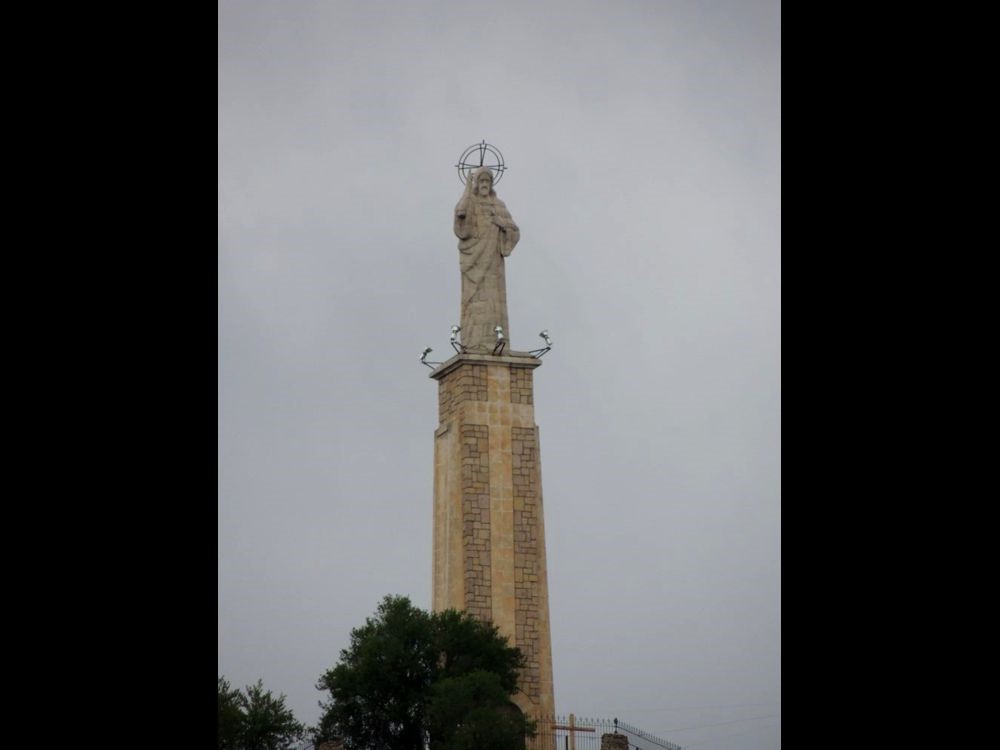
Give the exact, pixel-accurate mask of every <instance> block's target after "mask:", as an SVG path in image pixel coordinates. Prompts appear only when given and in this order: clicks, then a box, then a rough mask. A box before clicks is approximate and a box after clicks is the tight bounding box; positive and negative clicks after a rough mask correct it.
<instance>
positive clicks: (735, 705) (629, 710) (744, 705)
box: [602, 701, 781, 715]
mask: <svg viewBox="0 0 1000 750" xmlns="http://www.w3.org/2000/svg"><path fill="white" fill-rule="evenodd" d="M774 705H778V706H780V705H781V701H775V702H773V703H729V704H726V703H717V704H715V705H710V706H664V707H663V708H618V709H602V711H604V713H617V714H619V715H621V714H627V713H632V712H634V713H639V712H640V711H698V710H701V709H704V708H757V707H759V706H774Z"/></svg>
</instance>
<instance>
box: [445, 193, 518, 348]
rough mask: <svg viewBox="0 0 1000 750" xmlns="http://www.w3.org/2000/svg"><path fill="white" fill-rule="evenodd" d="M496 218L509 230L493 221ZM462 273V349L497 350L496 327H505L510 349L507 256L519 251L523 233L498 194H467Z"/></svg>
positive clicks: (462, 205) (459, 224)
mask: <svg viewBox="0 0 1000 750" xmlns="http://www.w3.org/2000/svg"><path fill="white" fill-rule="evenodd" d="M494 215H496V216H497V218H499V219H500V221H501V223H502V224H503V226H504V229H503V230H501V228H500V227H498V226H497V225H496V224H494V223H493V221H492V217H493V216H494ZM455 235H456V236H457V237H458V239H459V242H458V251H459V264H460V267H461V269H462V321H461V326H462V346H463V347H465V349H466V351H478V352H480V353H482V352H492V351H493V349H494V347H495V346H496V342H497V339H496V334H495V333H494V328H496V326H502V327H503V331H504V337H505V340H506V341H507V343H508V347H509V345H510V327H509V325H508V323H507V282H506V279H505V277H504V260H503V259H504V258H506V257H507V256H508V255H510V254H511V253H512V252H513V251H514V246H515V245H517V241H518V240H519V239H520V238H521V232H520V230H519V229H518V228H517V225H516V224H515V223H514V220H513V219H512V218H511V215H510V212H509V211H508V210H507V206H506V205H504V202H503V201H502V200H500V199H499V198H497V197H496V194H495V193H492V192H491V194H490V196H489V197H487V198H483V197H481V196H476V195H472V196H465V197H463V198H462V200H461V201H459V204H458V205H457V206H456V207H455Z"/></svg>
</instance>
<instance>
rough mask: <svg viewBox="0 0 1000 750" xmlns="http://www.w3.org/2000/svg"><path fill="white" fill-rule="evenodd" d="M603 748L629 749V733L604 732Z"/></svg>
mask: <svg viewBox="0 0 1000 750" xmlns="http://www.w3.org/2000/svg"><path fill="white" fill-rule="evenodd" d="M601 750H628V735H627V734H618V733H617V732H615V733H614V734H602V735H601Z"/></svg>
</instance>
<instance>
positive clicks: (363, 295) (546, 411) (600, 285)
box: [218, 0, 781, 750]
mask: <svg viewBox="0 0 1000 750" xmlns="http://www.w3.org/2000/svg"><path fill="white" fill-rule="evenodd" d="M779 45H780V4H779V2H777V0H759V1H758V0H701V1H700V2H697V1H694V0H684V1H682V0H661V1H659V2H639V1H635V0H631V1H625V0H618V2H608V0H602V1H600V2H590V1H589V0H580V1H578V2H505V3H477V2H470V1H468V0H467V1H466V2H451V1H448V2H444V1H442V2H378V1H377V0H366V1H365V2H353V1H350V2H348V1H340V0H325V1H323V2H317V1H314V0H221V2H220V3H219V265H218V275H219V536H218V541H219V579H218V583H219V622H218V628H219V634H218V639H219V640H218V643H219V656H218V658H219V663H218V670H219V674H221V675H225V676H226V677H227V678H228V679H229V680H230V682H231V683H232V684H233V685H235V686H238V687H242V686H243V685H246V684H248V683H251V682H254V681H256V680H257V679H258V678H262V679H263V680H264V684H265V686H266V687H267V688H269V689H271V690H273V691H274V692H275V693H279V692H280V693H285V694H286V695H287V696H288V703H289V705H290V706H291V707H292V708H293V709H294V711H295V713H296V715H297V717H298V718H299V719H300V720H302V721H305V722H306V723H310V724H312V723H315V722H316V720H317V719H318V717H319V714H320V709H319V707H318V706H317V702H318V701H319V700H320V699H323V698H325V697H326V696H325V694H322V693H320V692H319V691H318V690H316V689H315V683H316V680H317V679H318V678H319V676H320V674H322V673H323V672H324V671H325V670H327V669H329V668H330V667H332V666H333V665H334V664H335V663H336V661H337V658H338V654H339V651H340V649H342V648H344V647H345V646H346V645H347V643H348V634H349V631H350V629H351V628H353V627H357V626H358V625H360V624H361V623H362V622H363V621H364V619H365V617H367V616H370V615H371V614H372V613H373V611H374V609H375V607H376V605H377V604H378V602H379V600H380V599H381V598H382V597H383V596H384V595H385V594H390V593H392V594H404V595H407V596H409V597H410V598H411V599H412V600H413V602H414V604H416V605H418V606H420V607H424V608H430V604H431V598H430V596H431V508H432V499H433V498H432V495H433V466H432V457H433V449H434V437H433V433H434V429H435V428H436V427H437V384H436V383H435V381H433V380H431V379H429V378H428V377H427V376H428V374H429V372H430V370H429V369H427V368H426V367H423V366H422V365H421V364H420V363H419V361H418V358H419V355H420V352H421V350H422V349H423V347H424V346H431V347H433V349H434V351H433V353H432V355H431V356H430V359H432V360H433V359H442V360H443V359H446V358H447V356H448V354H449V353H450V351H451V350H450V347H449V345H448V331H449V327H450V326H451V325H452V324H454V323H457V322H458V318H459V290H460V279H459V270H458V250H457V239H456V238H455V236H454V235H453V233H452V211H453V209H454V206H455V203H456V202H457V201H458V199H459V197H460V196H461V193H462V184H461V183H460V182H459V180H458V178H457V175H456V170H455V168H454V165H455V163H456V161H457V160H458V157H459V155H460V154H461V153H462V151H463V150H464V149H465V148H466V147H468V146H470V145H472V144H474V143H478V142H479V141H481V140H483V139H485V140H486V141H488V142H489V143H492V144H495V145H496V146H497V147H498V148H499V149H500V150H501V151H502V152H503V155H504V157H505V160H506V163H507V166H508V170H507V172H506V174H505V175H504V177H503V179H502V181H501V182H500V183H499V185H498V186H497V194H498V195H499V197H500V198H502V199H503V200H504V201H505V202H506V204H507V207H508V208H509V209H510V212H511V214H512V216H513V217H514V220H515V221H516V222H517V224H518V225H519V227H520V229H521V240H520V243H519V244H518V246H517V248H516V250H515V251H514V254H513V255H512V256H511V257H510V258H509V259H508V261H507V286H508V304H509V311H510V331H509V334H510V340H511V343H512V345H513V348H515V349H520V350H527V349H532V348H535V347H537V346H540V345H541V340H540V339H539V338H538V335H537V334H538V332H539V331H541V330H542V329H543V328H547V329H548V330H549V332H550V334H551V336H552V339H553V343H554V348H553V349H552V351H551V352H549V353H548V354H547V355H546V356H545V358H544V360H543V364H542V367H541V368H539V369H538V370H536V371H535V418H536V421H537V423H538V425H539V427H540V437H541V458H542V474H543V488H544V508H545V511H544V512H545V528H546V534H547V550H548V566H549V592H550V607H551V623H552V649H553V662H554V678H555V697H556V707H557V710H558V711H559V712H560V713H569V712H574V713H576V714H577V715H583V716H599V717H607V718H609V719H610V718H613V717H618V718H619V719H621V720H622V721H626V722H629V723H631V724H634V725H636V726H639V727H641V728H643V729H645V730H646V731H648V732H651V733H653V734H656V735H659V736H661V737H664V738H665V739H668V740H671V741H673V742H676V743H678V744H680V745H683V746H685V747H691V748H701V749H703V750H775V748H779V747H780V736H781V735H780V713H781V682H780V580H779V577H780V554H779V545H780V533H779V527H780V482H779V467H780V323H779V318H780V305H779V294H780V232H779V221H780V50H779Z"/></svg>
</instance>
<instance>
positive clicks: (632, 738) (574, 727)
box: [525, 714, 682, 750]
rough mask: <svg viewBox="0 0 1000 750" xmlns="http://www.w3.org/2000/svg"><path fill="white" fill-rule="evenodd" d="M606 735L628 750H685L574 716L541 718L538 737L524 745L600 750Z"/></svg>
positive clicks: (620, 725) (614, 722) (618, 725)
mask: <svg viewBox="0 0 1000 750" xmlns="http://www.w3.org/2000/svg"><path fill="white" fill-rule="evenodd" d="M606 734H610V735H619V736H624V740H617V741H614V742H613V744H615V745H617V747H618V748H624V747H625V745H624V744H621V743H623V742H624V743H626V744H627V747H628V750H682V748H681V746H680V745H676V744H674V743H673V742H668V741H667V740H664V739H661V738H659V737H656V736H655V735H652V734H649V733H648V732H644V731H643V730H641V729H639V728H638V727H634V726H632V725H631V724H625V723H624V722H620V721H618V719H595V718H588V717H580V716H574V715H573V714H570V715H569V716H553V717H542V718H539V719H537V720H536V727H535V736H534V737H529V738H528V739H527V740H526V741H525V748H526V750H601V740H602V737H603V736H604V735H606Z"/></svg>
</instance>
